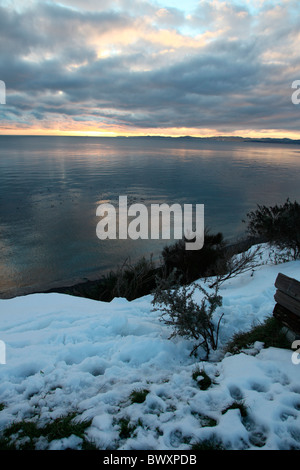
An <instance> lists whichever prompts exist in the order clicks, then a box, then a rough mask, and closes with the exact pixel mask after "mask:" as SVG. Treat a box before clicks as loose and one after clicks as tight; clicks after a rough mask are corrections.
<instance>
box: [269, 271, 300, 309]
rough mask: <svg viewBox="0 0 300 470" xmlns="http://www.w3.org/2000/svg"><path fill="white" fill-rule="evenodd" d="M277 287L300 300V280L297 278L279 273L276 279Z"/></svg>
mask: <svg viewBox="0 0 300 470" xmlns="http://www.w3.org/2000/svg"><path fill="white" fill-rule="evenodd" d="M275 287H276V288H277V289H278V290H280V291H282V292H284V293H285V294H287V295H289V296H290V297H292V298H293V299H296V300H298V301H299V302H300V282H299V281H297V280H296V279H293V278H291V277H288V276H285V275H284V274H282V273H279V274H278V276H277V278H276V281H275Z"/></svg>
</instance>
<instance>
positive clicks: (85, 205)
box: [0, 136, 300, 297]
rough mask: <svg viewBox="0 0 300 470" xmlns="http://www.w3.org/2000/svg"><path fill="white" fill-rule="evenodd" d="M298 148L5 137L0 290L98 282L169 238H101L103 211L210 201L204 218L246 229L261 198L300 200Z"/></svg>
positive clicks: (231, 230) (0, 172)
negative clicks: (124, 199) (121, 203)
mask: <svg viewBox="0 0 300 470" xmlns="http://www.w3.org/2000/svg"><path fill="white" fill-rule="evenodd" d="M299 167H300V147H299V146H296V145H284V144H260V143H230V142H203V141H195V140H193V139H191V140H178V139H177V140H176V139H151V140H149V139H126V138H120V139H113V138H111V139H109V138H101V139H98V138H82V137H80V138H78V137H12V136H11V137H3V136H2V137H0V201H1V205H0V292H1V294H0V296H2V297H4V296H7V295H15V294H18V293H20V292H23V291H24V292H29V291H34V290H43V289H46V288H48V287H51V285H53V284H55V283H57V284H59V283H60V284H61V283H63V284H65V283H69V282H70V283H72V282H76V281H78V280H82V279H84V278H94V277H97V276H98V275H99V273H103V272H104V271H106V270H109V269H113V268H114V267H116V266H117V265H121V264H122V263H123V261H124V259H125V258H128V257H130V258H131V259H132V260H133V261H134V260H135V259H137V258H139V257H140V256H142V255H146V256H149V255H150V253H153V254H154V257H158V256H159V253H160V251H161V249H162V248H163V246H165V244H166V241H165V240H155V241H146V240H137V241H131V240H122V241H117V240H107V241H100V240H99V239H98V238H97V237H96V225H97V222H98V218H97V217H96V208H97V206H98V205H99V204H100V203H101V202H103V201H106V202H110V203H112V204H114V205H117V204H118V198H119V196H120V195H127V196H128V204H132V203H134V202H142V203H143V204H146V205H147V206H148V207H149V206H150V204H153V203H162V202H166V203H168V204H173V203H180V204H184V203H193V204H204V205H205V223H206V226H209V227H210V228H211V230H212V231H214V232H215V231H222V232H223V233H224V235H225V237H228V238H230V237H235V236H239V235H242V234H243V233H244V229H245V226H244V224H243V223H242V219H244V218H245V216H246V214H247V212H248V211H249V210H252V209H255V208H256V204H266V205H272V204H275V203H282V202H284V201H285V200H286V198H287V197H290V199H291V200H295V199H297V200H299V199H300V185H299Z"/></svg>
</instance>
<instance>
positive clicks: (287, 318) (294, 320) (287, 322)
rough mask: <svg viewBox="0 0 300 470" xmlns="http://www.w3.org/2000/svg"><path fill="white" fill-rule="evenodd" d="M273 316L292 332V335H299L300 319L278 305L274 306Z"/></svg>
mask: <svg viewBox="0 0 300 470" xmlns="http://www.w3.org/2000/svg"><path fill="white" fill-rule="evenodd" d="M273 316H274V317H275V318H277V320H279V321H280V322H281V323H282V324H283V325H284V326H287V327H288V328H289V329H291V330H292V331H294V333H297V334H300V317H299V316H298V315H295V314H293V313H291V312H290V311H289V310H287V309H286V308H284V307H282V306H281V305H279V304H276V305H275V307H274V310H273Z"/></svg>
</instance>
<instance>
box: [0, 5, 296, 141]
mask: <svg viewBox="0 0 300 470" xmlns="http://www.w3.org/2000/svg"><path fill="white" fill-rule="evenodd" d="M299 39H300V5H299V2H298V0H282V1H273V2H268V1H262V0H260V1H259V0H257V1H254V2H247V1H243V2H242V1H241V2H239V3H235V2H232V1H231V2H229V1H228V2H226V1H219V0H212V1H209V0H202V1H200V2H198V3H196V2H195V8H194V9H193V10H188V11H185V10H184V9H183V7H182V8H175V7H167V6H164V5H163V4H158V3H155V2H154V1H153V2H152V1H138V0H127V1H126V0H114V1H113V0H111V1H104V0H103V1H92V0H62V1H60V2H58V1H57V2H56V1H54V0H52V1H47V2H46V1H42V0H39V1H38V0H36V1H34V0H31V1H28V2H22V1H14V2H12V1H10V0H2V1H0V43H1V52H0V71H1V72H0V74H1V75H0V79H1V80H3V81H4V82H5V84H6V89H7V96H6V105H1V106H0V132H1V133H2V134H7V133H33V134H35V133H42V134H43V133H44V134H46V133H73V134H76V133H79V134H80V133H84V134H85V133H86V134H91V135H97V134H99V135H106V134H107V135H115V134H122V135H136V134H164V135H182V134H191V135H220V134H222V135H225V134H235V135H241V134H243V135H249V136H254V135H267V136H268V135H269V136H287V137H289V136H290V137H297V136H298V133H299V113H300V107H297V106H295V105H293V103H292V101H291V95H292V91H293V90H292V89H291V85H292V82H293V81H294V80H297V79H300V60H299V59H300V52H299V47H298V44H299Z"/></svg>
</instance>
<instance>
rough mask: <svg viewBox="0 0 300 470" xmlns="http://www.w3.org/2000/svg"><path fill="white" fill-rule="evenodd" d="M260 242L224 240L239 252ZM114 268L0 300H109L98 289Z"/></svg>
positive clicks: (4, 295)
mask: <svg viewBox="0 0 300 470" xmlns="http://www.w3.org/2000/svg"><path fill="white" fill-rule="evenodd" d="M262 242H263V241H262V240H258V239H254V238H253V237H245V238H242V239H236V240H235V241H234V242H231V243H230V244H229V243H228V242H227V243H228V244H227V243H226V242H225V243H226V249H227V250H229V249H234V251H235V252H236V253H241V252H244V251H247V250H248V249H249V248H251V246H253V245H255V244H257V243H262ZM116 269H117V268H114V269H113V268H112V269H109V270H105V271H102V272H98V273H97V274H94V275H91V276H89V277H83V278H78V279H76V280H75V279H73V280H71V279H70V280H69V281H67V280H65V281H53V282H51V283H49V284H48V285H45V286H44V287H43V286H40V287H38V286H36V287H24V288H16V289H11V290H10V291H8V292H7V293H5V292H4V293H2V292H0V300H9V299H13V298H15V297H23V296H27V295H31V294H50V293H58V294H67V295H73V296H77V297H84V298H90V299H94V300H99V301H102V302H110V301H111V300H112V298H111V297H110V296H109V292H108V291H107V292H106V293H105V292H103V295H102V298H99V291H100V292H101V288H104V282H105V276H106V275H109V274H110V273H115V272H116ZM160 269H161V266H157V267H156V268H155V272H154V274H156V273H159V271H160ZM10 292H11V293H10Z"/></svg>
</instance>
